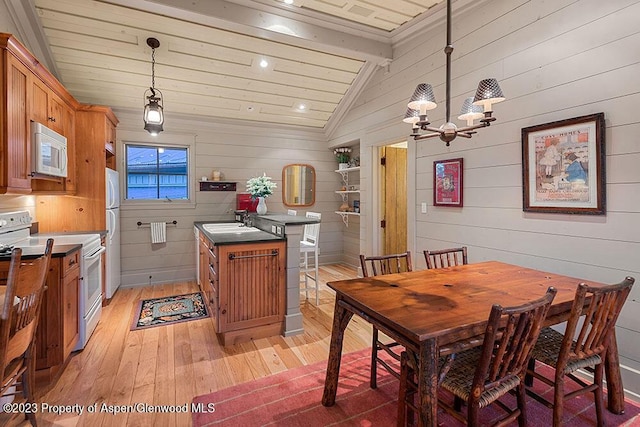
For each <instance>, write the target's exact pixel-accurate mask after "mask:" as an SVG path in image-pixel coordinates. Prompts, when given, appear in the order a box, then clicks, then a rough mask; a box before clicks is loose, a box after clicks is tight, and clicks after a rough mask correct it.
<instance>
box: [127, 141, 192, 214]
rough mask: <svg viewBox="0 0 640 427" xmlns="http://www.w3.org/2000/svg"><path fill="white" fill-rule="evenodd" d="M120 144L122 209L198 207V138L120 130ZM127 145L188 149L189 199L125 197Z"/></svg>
mask: <svg viewBox="0 0 640 427" xmlns="http://www.w3.org/2000/svg"><path fill="white" fill-rule="evenodd" d="M118 142H119V144H118V145H119V148H120V150H119V152H120V153H122V155H121V156H120V157H121V159H120V164H119V166H120V171H124V172H121V173H120V188H121V189H122V191H121V193H122V194H121V203H120V208H121V209H122V210H123V211H125V210H134V209H185V208H191V209H195V207H196V183H195V181H196V180H195V173H196V166H195V163H196V159H195V152H196V136H195V135H194V134H179V133H161V134H158V135H157V136H151V135H150V134H149V133H147V132H144V131H139V132H138V131H124V130H123V131H120V130H118ZM125 145H148V146H153V147H175V148H186V149H187V157H188V158H187V161H188V163H189V164H188V176H187V182H188V191H189V198H188V199H186V200H184V199H172V200H171V201H169V200H166V199H165V200H150V199H145V200H131V199H127V198H126V197H125V194H126V185H127V176H126V174H127V172H126V171H127V165H126V161H127V159H126V155H125Z"/></svg>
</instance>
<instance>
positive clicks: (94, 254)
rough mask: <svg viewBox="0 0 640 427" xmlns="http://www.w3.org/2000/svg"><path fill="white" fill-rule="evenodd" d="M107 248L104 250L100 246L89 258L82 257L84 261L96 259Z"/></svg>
mask: <svg viewBox="0 0 640 427" xmlns="http://www.w3.org/2000/svg"><path fill="white" fill-rule="evenodd" d="M106 250H107V248H105V247H104V246H101V247H100V249H98V250H97V251H95V252H94V253H92V254H91V255H89V256H86V257H84V259H86V260H88V261H91V260H93V259H96V258H98V257H99V256H100V255H101V254H102V253H103V252H104V251H106Z"/></svg>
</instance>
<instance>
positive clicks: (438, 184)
mask: <svg viewBox="0 0 640 427" xmlns="http://www.w3.org/2000/svg"><path fill="white" fill-rule="evenodd" d="M433 205H434V206H456V207H462V159H451V160H436V161H435V162H433Z"/></svg>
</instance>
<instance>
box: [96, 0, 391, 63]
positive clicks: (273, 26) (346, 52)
mask: <svg viewBox="0 0 640 427" xmlns="http://www.w3.org/2000/svg"><path fill="white" fill-rule="evenodd" d="M102 1H103V2H105V3H112V4H117V5H120V6H125V7H129V8H132V9H138V10H143V11H147V12H150V13H155V14H161V15H166V16H170V17H173V18H177V19H183V20H186V21H189V22H195V23H199V24H202V25H208V26H212V27H215V28H219V29H223V30H227V31H233V32H238V33H244V34H248V35H251V36H255V37H260V38H264V39H267V40H273V41H275V42H279V43H286V44H290V45H293V46H299V47H303V48H306V49H313V50H318V51H322V52H327V53H332V54H335V55H341V56H346V57H350V58H355V59H360V60H365V61H372V62H374V63H377V64H383V63H386V62H387V61H388V60H390V59H392V58H393V53H392V47H391V40H390V39H388V40H387V41H383V40H380V39H378V40H376V39H374V38H369V37H362V36H358V35H355V34H349V33H348V32H346V31H339V30H336V29H335V28H329V27H330V25H328V26H323V25H319V24H316V23H311V22H309V21H310V19H306V18H305V17H300V16H298V17H295V16H294V14H287V15H290V16H282V15H284V14H283V13H282V10H278V13H279V14H276V13H275V12H276V10H275V9H274V12H270V11H265V10H259V9H256V8H252V7H248V6H244V5H241V4H236V3H230V2H227V1H224V0H207V1H188V2H185V1H183V0H102ZM262 9H264V8H262ZM345 25H346V24H345ZM378 38H379V37H378Z"/></svg>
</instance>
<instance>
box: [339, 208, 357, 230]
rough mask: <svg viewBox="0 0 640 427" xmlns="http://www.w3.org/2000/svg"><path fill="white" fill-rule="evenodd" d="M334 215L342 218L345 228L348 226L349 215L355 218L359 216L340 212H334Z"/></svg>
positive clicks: (355, 213)
mask: <svg viewBox="0 0 640 427" xmlns="http://www.w3.org/2000/svg"><path fill="white" fill-rule="evenodd" d="M336 213H337V214H338V215H340V217H341V218H342V222H343V223H344V225H346V226H347V227H348V226H349V216H350V215H355V216H360V213H359V212H342V211H336Z"/></svg>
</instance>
